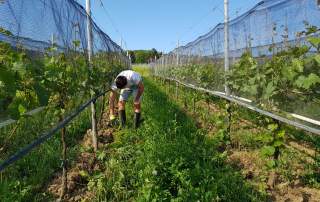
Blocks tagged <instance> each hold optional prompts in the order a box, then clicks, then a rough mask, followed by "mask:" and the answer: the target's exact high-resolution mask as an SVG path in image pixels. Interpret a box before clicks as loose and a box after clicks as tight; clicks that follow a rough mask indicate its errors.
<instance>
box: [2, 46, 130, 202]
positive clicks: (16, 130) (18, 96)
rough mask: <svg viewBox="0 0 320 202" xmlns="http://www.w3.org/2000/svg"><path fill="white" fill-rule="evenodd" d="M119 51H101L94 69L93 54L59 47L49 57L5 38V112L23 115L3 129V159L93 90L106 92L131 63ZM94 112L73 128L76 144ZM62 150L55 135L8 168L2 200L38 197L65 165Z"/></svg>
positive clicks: (95, 57)
mask: <svg viewBox="0 0 320 202" xmlns="http://www.w3.org/2000/svg"><path fill="white" fill-rule="evenodd" d="M74 45H75V46H77V42H75V44H74ZM117 54H118V53H106V52H99V53H95V54H94V55H93V58H92V59H93V61H92V71H89V68H88V66H89V65H88V62H87V59H86V57H87V56H86V55H84V54H82V53H80V52H76V51H74V50H70V51H69V52H67V53H65V52H59V51H57V48H56V47H55V46H53V47H51V48H49V49H48V50H47V51H46V53H45V55H44V56H40V57H38V58H35V57H32V58H31V56H30V55H28V54H27V52H24V51H23V50H20V49H14V48H12V47H11V46H10V45H9V44H7V43H3V42H0V112H1V115H2V114H3V113H6V114H8V115H9V116H10V118H14V119H16V120H18V121H17V123H16V124H13V125H12V126H7V127H5V128H1V129H0V142H1V144H0V152H1V155H0V161H3V160H5V159H7V158H8V157H9V156H10V155H12V154H14V153H15V152H16V151H18V150H19V149H21V148H22V147H23V146H26V145H27V144H30V142H32V141H33V140H35V139H36V138H38V137H39V134H42V133H43V132H44V131H48V130H49V129H51V127H53V126H54V125H56V124H57V122H58V121H59V119H61V118H62V117H63V116H65V115H66V114H68V113H70V112H71V111H73V110H75V109H76V108H77V107H78V106H79V105H80V104H83V103H84V102H85V101H87V100H88V99H89V98H90V94H91V91H92V90H93V91H94V92H95V93H98V92H99V93H101V92H104V91H105V90H106V89H108V88H109V84H110V83H111V81H112V79H113V78H114V77H115V76H116V75H117V74H118V73H119V72H120V71H122V70H123V69H124V68H127V67H124V66H123V64H122V62H121V58H119V57H118V56H117ZM39 106H45V109H44V110H43V111H42V112H40V113H39V114H36V115H33V116H30V115H28V116H26V114H25V113H26V112H27V111H29V110H32V109H34V108H36V107H39ZM88 112H89V111H86V112H84V113H82V114H81V115H80V116H79V117H77V118H76V119H75V120H74V121H73V122H72V123H71V124H70V125H69V126H68V127H67V132H68V136H67V137H66V141H67V143H68V145H70V146H71V147H72V146H74V145H75V141H76V140H78V139H79V138H80V137H81V136H82V135H83V134H84V133H85V132H86V130H87V129H88V127H89V125H90V124H89V123H90V119H89V117H90V116H89V114H88ZM57 151H58V152H57ZM59 151H60V138H59V137H56V136H54V137H53V138H52V139H50V141H49V142H47V143H44V144H43V145H41V146H40V147H39V148H38V149H36V150H34V151H33V152H31V153H30V154H28V155H27V156H26V157H25V158H24V159H23V160H20V161H18V162H16V163H15V164H14V165H13V166H11V167H9V168H8V169H7V170H5V172H4V174H3V175H2V177H1V179H0V201H33V199H35V196H34V195H35V193H38V192H41V191H43V190H41V189H40V188H41V187H43V186H44V184H45V183H46V182H47V181H48V180H49V179H50V177H51V176H52V174H53V173H54V171H56V170H57V169H58V168H59V166H60V163H61V161H60V156H61V153H60V152H59ZM68 152H69V154H68V158H69V157H70V158H74V156H71V152H74V151H69V150H68ZM74 153H75V152H74ZM101 158H102V157H101ZM39 159H41V161H39Z"/></svg>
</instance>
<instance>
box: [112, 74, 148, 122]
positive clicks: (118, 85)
mask: <svg viewBox="0 0 320 202" xmlns="http://www.w3.org/2000/svg"><path fill="white" fill-rule="evenodd" d="M119 90H120V97H119V102H118V107H119V118H120V125H121V128H124V127H125V125H126V111H125V105H126V102H127V101H128V98H129V97H130V96H131V95H133V99H134V100H133V105H134V127H135V128H138V127H139V124H140V117H141V98H142V94H143V91H144V85H143V83H142V78H141V76H140V74H139V73H137V72H134V71H132V70H125V71H122V72H121V73H120V74H119V75H118V76H117V77H116V79H115V81H114V83H113V84H112V86H111V93H110V99H109V103H110V106H109V108H110V120H111V121H112V120H115V113H114V105H115V104H114V103H115V98H116V96H117V91H119Z"/></svg>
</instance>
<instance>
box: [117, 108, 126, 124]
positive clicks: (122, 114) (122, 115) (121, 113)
mask: <svg viewBox="0 0 320 202" xmlns="http://www.w3.org/2000/svg"><path fill="white" fill-rule="evenodd" d="M119 118H120V127H121V128H125V127H126V120H127V119H126V111H125V110H119Z"/></svg>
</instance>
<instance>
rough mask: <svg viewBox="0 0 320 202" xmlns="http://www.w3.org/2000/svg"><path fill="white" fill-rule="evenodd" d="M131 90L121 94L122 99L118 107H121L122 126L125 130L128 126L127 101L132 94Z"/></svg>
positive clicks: (123, 91)
mask: <svg viewBox="0 0 320 202" xmlns="http://www.w3.org/2000/svg"><path fill="white" fill-rule="evenodd" d="M131 93H132V92H130V91H129V90H121V92H120V98H119V102H118V107H119V118H120V126H121V128H124V127H125V125H126V121H127V119H126V108H125V106H126V101H127V100H128V98H129V96H130V94H131Z"/></svg>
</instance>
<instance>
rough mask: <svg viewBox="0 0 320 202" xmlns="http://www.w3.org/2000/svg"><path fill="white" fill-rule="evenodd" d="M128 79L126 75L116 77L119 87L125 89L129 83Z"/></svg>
mask: <svg viewBox="0 0 320 202" xmlns="http://www.w3.org/2000/svg"><path fill="white" fill-rule="evenodd" d="M127 83H128V81H127V78H126V77H125V76H118V77H117V78H116V86H117V88H118V89H123V88H124V87H125V86H126V85H127Z"/></svg>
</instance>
